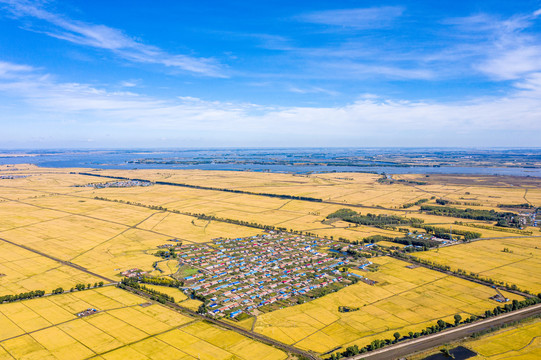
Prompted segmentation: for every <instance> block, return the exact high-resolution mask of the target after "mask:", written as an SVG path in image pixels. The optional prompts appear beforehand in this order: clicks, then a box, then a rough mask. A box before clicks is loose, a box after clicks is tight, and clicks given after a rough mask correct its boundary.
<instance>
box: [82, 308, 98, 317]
mask: <svg viewBox="0 0 541 360" xmlns="http://www.w3.org/2000/svg"><path fill="white" fill-rule="evenodd" d="M97 312H98V309H94V308H89V309H86V310H85V311H81V312H80V313H77V316H78V317H85V316H89V315H92V314H95V313H97Z"/></svg>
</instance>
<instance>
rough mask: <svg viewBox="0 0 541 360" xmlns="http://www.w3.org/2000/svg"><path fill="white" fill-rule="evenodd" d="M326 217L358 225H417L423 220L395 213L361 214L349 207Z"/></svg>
mask: <svg viewBox="0 0 541 360" xmlns="http://www.w3.org/2000/svg"><path fill="white" fill-rule="evenodd" d="M327 219H341V220H343V221H347V222H351V223H354V224H359V225H368V226H382V225H412V226H414V225H419V224H422V223H423V222H424V220H422V219H417V218H405V217H402V216H397V215H375V214H370V213H368V214H366V215H362V214H361V213H358V212H356V211H354V210H351V209H345V208H344V209H340V210H337V211H335V212H333V213H332V214H329V215H327Z"/></svg>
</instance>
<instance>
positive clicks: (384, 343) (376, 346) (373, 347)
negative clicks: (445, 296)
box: [328, 314, 477, 360]
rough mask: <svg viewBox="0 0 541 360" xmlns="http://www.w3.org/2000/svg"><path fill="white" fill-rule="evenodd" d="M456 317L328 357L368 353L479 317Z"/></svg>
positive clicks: (338, 357) (333, 359)
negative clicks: (451, 322) (452, 321)
mask: <svg viewBox="0 0 541 360" xmlns="http://www.w3.org/2000/svg"><path fill="white" fill-rule="evenodd" d="M454 319H455V322H454V324H450V323H448V322H445V321H443V320H441V319H440V320H438V321H437V322H436V324H434V325H432V326H428V327H427V328H426V329H424V330H423V331H421V332H416V333H413V332H410V333H409V334H408V335H407V336H402V335H401V334H400V333H399V332H395V333H394V334H393V339H376V340H374V341H372V342H371V343H370V344H368V345H366V346H364V347H362V348H359V347H358V346H357V345H353V346H349V347H347V348H346V350H345V351H343V352H336V353H334V354H332V355H331V356H330V357H329V358H328V359H331V360H337V359H341V358H343V357H349V356H354V355H357V354H363V353H366V352H369V351H373V350H377V349H381V348H382V347H384V346H387V345H391V344H396V343H397V342H399V341H403V340H408V339H413V338H418V337H420V336H425V335H429V334H434V333H437V332H440V331H443V330H445V329H448V328H450V327H454V326H458V325H459V324H461V323H464V322H472V321H475V320H476V319H477V317H475V316H472V317H470V318H468V319H466V320H465V321H464V322H461V320H462V317H461V316H460V315H458V314H457V315H455V317H454Z"/></svg>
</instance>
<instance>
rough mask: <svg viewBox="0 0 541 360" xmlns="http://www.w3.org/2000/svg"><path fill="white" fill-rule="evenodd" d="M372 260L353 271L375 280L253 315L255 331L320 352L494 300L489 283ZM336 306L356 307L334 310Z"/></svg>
mask: <svg viewBox="0 0 541 360" xmlns="http://www.w3.org/2000/svg"><path fill="white" fill-rule="evenodd" d="M372 261H373V262H374V263H375V264H379V270H378V271H377V272H359V273H360V274H362V275H364V276H366V277H368V278H369V279H372V280H376V281H377V282H378V283H377V284H376V285H374V286H370V285H367V284H365V283H363V282H358V283H357V284H355V285H351V286H348V287H346V288H344V289H342V290H340V291H338V292H336V293H333V294H330V295H327V296H325V297H323V298H319V299H316V300H313V301H311V302H309V303H305V304H302V305H296V306H293V307H289V308H285V309H281V310H277V311H274V312H271V313H266V314H263V315H259V316H258V317H257V321H256V325H255V331H256V332H259V333H262V334H264V335H267V336H269V337H272V338H275V339H277V340H279V341H282V342H284V343H287V344H295V345H296V346H298V347H300V348H302V349H311V350H314V351H316V352H319V353H325V352H327V351H329V350H332V349H334V348H336V347H339V346H342V347H344V348H345V347H347V346H350V345H352V344H357V345H359V347H361V346H364V345H367V344H369V343H370V342H371V341H372V340H374V339H382V338H383V339H385V338H392V334H393V333H394V332H395V331H398V332H400V333H401V334H403V335H405V334H407V333H408V332H409V331H412V332H416V331H421V330H422V329H424V328H425V327H426V326H428V325H433V324H434V323H435V322H436V321H437V320H438V319H443V320H446V321H449V322H452V318H453V316H454V315H455V314H461V316H462V317H463V318H465V317H467V316H470V315H481V314H483V313H484V311H485V310H487V309H493V308H494V307H495V306H497V304H498V303H496V302H494V301H492V300H489V297H490V296H493V295H495V292H494V290H492V289H491V288H489V287H486V286H481V285H477V284H475V283H472V282H469V281H466V280H462V279H458V278H456V277H452V276H447V275H445V274H442V273H439V272H436V271H432V270H429V269H425V268H415V269H408V268H406V266H407V265H408V263H405V262H403V261H400V260H395V259H392V258H388V257H383V258H376V259H372ZM506 296H507V297H509V298H511V299H520V297H518V296H515V295H513V294H507V295H506ZM339 306H349V307H360V310H359V311H355V312H349V313H340V312H339V311H338V307H339ZM247 321H251V319H248V320H247Z"/></svg>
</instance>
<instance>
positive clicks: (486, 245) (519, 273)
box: [415, 238, 541, 294]
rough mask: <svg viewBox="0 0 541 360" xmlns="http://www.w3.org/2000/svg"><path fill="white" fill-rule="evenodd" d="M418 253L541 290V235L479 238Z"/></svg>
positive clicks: (481, 273)
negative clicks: (540, 236) (516, 237)
mask: <svg viewBox="0 0 541 360" xmlns="http://www.w3.org/2000/svg"><path fill="white" fill-rule="evenodd" d="M504 249H509V252H504V251H503V250H504ZM415 256H416V257H419V258H421V259H426V260H430V261H433V262H435V263H437V264H442V265H449V266H450V267H451V268H452V269H463V270H466V271H468V272H474V273H477V274H479V275H481V276H484V277H488V278H492V279H495V280H499V281H503V282H506V283H509V284H515V285H517V286H518V287H519V288H521V289H524V290H529V291H531V292H532V293H536V294H537V293H539V292H541V238H519V239H495V240H479V241H474V242H471V243H468V244H462V245H457V246H449V247H445V248H440V249H437V250H430V251H426V252H422V253H416V254H415Z"/></svg>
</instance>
